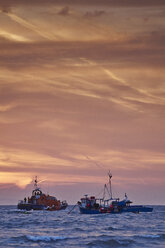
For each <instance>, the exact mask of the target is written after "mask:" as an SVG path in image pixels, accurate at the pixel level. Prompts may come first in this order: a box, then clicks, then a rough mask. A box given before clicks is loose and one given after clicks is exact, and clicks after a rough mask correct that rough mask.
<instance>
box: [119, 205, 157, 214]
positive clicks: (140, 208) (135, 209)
mask: <svg viewBox="0 0 165 248" xmlns="http://www.w3.org/2000/svg"><path fill="white" fill-rule="evenodd" d="M152 211H153V208H151V207H145V206H129V207H125V208H123V209H122V212H132V213H142V212H145V213H146V212H152Z"/></svg>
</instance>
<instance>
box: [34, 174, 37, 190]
mask: <svg viewBox="0 0 165 248" xmlns="http://www.w3.org/2000/svg"><path fill="white" fill-rule="evenodd" d="M37 183H38V180H37V176H35V179H34V187H35V189H36V188H37V187H38V186H37Z"/></svg>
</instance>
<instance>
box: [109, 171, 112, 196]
mask: <svg viewBox="0 0 165 248" xmlns="http://www.w3.org/2000/svg"><path fill="white" fill-rule="evenodd" d="M108 176H109V190H110V197H111V200H112V199H113V197H112V185H111V178H112V174H111V172H110V170H109V171H108Z"/></svg>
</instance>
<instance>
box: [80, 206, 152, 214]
mask: <svg viewBox="0 0 165 248" xmlns="http://www.w3.org/2000/svg"><path fill="white" fill-rule="evenodd" d="M79 209H80V213H81V214H104V213H109V214H119V213H142V212H152V211H153V208H151V207H145V206H129V207H124V208H122V209H120V211H118V212H117V211H107V210H105V211H104V210H102V211H100V210H99V209H88V208H83V207H81V206H79Z"/></svg>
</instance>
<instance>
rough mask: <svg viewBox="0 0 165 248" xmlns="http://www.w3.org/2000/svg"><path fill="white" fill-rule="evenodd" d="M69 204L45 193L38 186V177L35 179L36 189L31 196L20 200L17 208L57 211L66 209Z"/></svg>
mask: <svg viewBox="0 0 165 248" xmlns="http://www.w3.org/2000/svg"><path fill="white" fill-rule="evenodd" d="M67 206H68V204H67V202H66V201H62V202H61V201H60V200H58V199H57V198H56V197H55V196H50V195H48V194H44V193H43V192H42V191H41V189H40V188H39V187H38V180H37V177H36V178H35V181H34V190H33V191H32V195H31V197H28V198H26V197H25V198H24V200H21V201H19V202H18V205H17V208H18V209H21V210H27V211H28V210H48V211H57V210H62V209H66V208H67Z"/></svg>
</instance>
